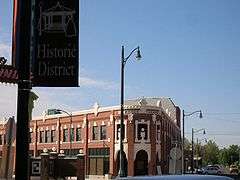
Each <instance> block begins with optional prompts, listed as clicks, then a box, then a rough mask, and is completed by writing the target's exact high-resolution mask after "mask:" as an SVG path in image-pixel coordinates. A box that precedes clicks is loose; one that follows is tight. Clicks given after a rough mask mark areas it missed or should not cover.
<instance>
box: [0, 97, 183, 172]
mask: <svg viewBox="0 0 240 180" xmlns="http://www.w3.org/2000/svg"><path fill="white" fill-rule="evenodd" d="M4 133H5V131H4V126H1V127H0V138H1V140H0V151H2V148H3V144H4ZM119 135H120V106H111V107H100V106H99V105H98V104H97V103H96V104H95V105H94V106H93V108H92V109H89V110H82V111H77V112H73V113H71V114H66V113H61V114H52V115H46V116H44V117H43V116H41V117H35V118H33V120H32V121H31V122H30V140H29V141H30V150H29V153H30V154H31V155H32V156H34V157H37V156H39V155H40V153H42V152H43V149H45V148H46V149H48V151H52V150H56V151H57V152H60V150H64V153H65V154H66V155H76V154H78V153H79V151H80V150H81V151H82V152H83V153H84V154H85V157H86V165H85V167H86V174H87V175H104V174H111V175H113V176H116V175H117V173H118V169H119V149H120V146H119ZM173 141H179V142H180V141H181V130H180V109H179V107H177V106H175V105H174V103H173V102H172V101H171V99H170V98H141V99H135V100H128V101H126V102H125V116H124V140H123V146H124V164H125V166H124V168H125V171H126V172H127V174H128V175H129V176H133V175H146V174H149V175H155V174H157V173H158V171H157V169H159V167H160V168H161V171H162V173H168V167H169V152H170V149H171V148H172V146H173V144H172V142H173Z"/></svg>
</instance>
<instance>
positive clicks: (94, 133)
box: [92, 126, 99, 140]
mask: <svg viewBox="0 0 240 180" xmlns="http://www.w3.org/2000/svg"><path fill="white" fill-rule="evenodd" d="M92 139H93V140H98V139H99V129H98V126H93V129H92Z"/></svg>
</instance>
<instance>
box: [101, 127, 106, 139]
mask: <svg viewBox="0 0 240 180" xmlns="http://www.w3.org/2000/svg"><path fill="white" fill-rule="evenodd" d="M100 133H101V134H100V139H101V140H104V139H107V126H106V125H103V126H101V127H100Z"/></svg>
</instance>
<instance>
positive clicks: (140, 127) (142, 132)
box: [135, 119, 150, 142]
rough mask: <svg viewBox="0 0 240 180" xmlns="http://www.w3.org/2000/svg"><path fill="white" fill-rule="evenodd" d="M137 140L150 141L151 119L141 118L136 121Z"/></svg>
mask: <svg viewBox="0 0 240 180" xmlns="http://www.w3.org/2000/svg"><path fill="white" fill-rule="evenodd" d="M135 141H136V142H142V141H145V142H146V141H147V142H149V141H150V121H149V120H145V119H141V120H137V121H135Z"/></svg>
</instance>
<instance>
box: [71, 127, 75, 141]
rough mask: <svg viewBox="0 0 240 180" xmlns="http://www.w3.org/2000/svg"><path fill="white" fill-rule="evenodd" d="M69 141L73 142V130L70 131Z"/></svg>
mask: <svg viewBox="0 0 240 180" xmlns="http://www.w3.org/2000/svg"><path fill="white" fill-rule="evenodd" d="M70 141H74V128H71V129H70Z"/></svg>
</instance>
